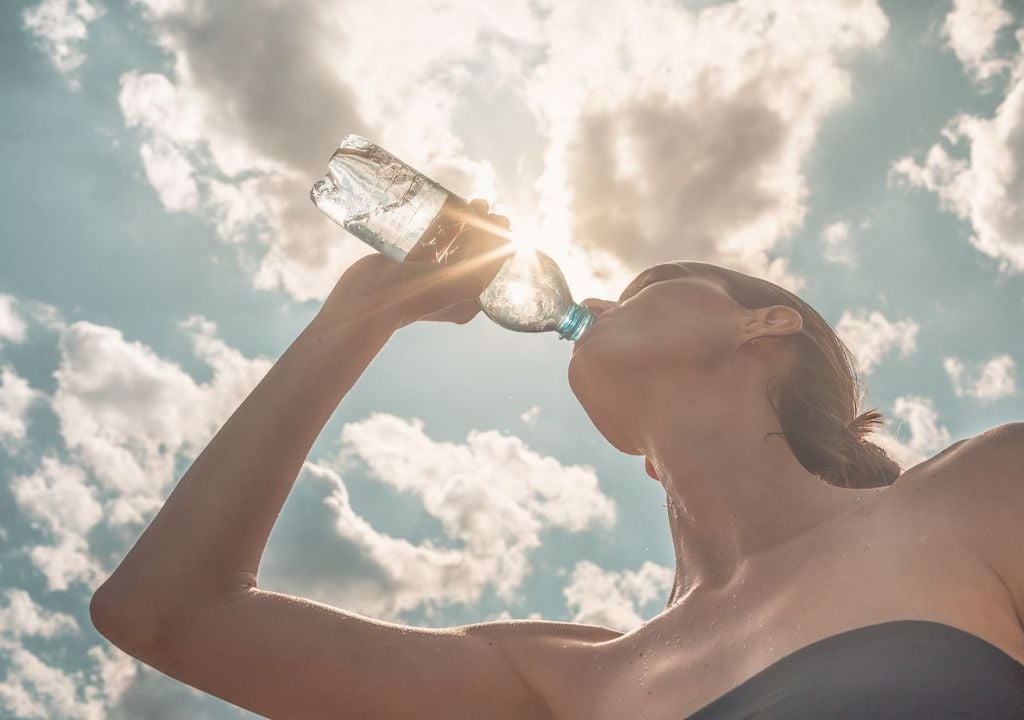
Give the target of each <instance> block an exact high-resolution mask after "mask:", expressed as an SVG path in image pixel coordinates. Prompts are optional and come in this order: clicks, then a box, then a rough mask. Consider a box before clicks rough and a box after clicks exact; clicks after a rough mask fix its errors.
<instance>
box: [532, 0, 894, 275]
mask: <svg viewBox="0 0 1024 720" xmlns="http://www.w3.org/2000/svg"><path fill="white" fill-rule="evenodd" d="M546 9H547V10H548V11H549V14H548V15H547V16H546V17H545V19H544V25H543V30H542V31H543V37H544V39H545V41H546V45H547V47H546V53H545V56H544V57H545V59H544V62H543V63H542V64H540V65H539V66H538V67H536V68H535V69H534V70H533V72H532V73H531V74H530V75H529V76H528V79H527V98H528V101H529V102H530V104H531V108H532V109H533V111H534V113H535V114H536V116H537V117H538V118H539V119H540V125H541V128H542V132H543V133H544V135H545V136H546V137H547V139H548V147H547V148H546V150H545V153H544V158H545V169H544V173H543V176H542V177H541V179H540V181H539V183H538V187H539V188H540V190H541V193H542V194H543V196H544V198H545V201H546V202H547V203H548V204H549V206H550V207H549V218H548V220H549V225H551V226H552V227H554V228H556V229H562V228H564V229H565V231H566V233H567V234H569V235H571V236H572V238H573V240H574V241H575V242H576V243H578V244H580V245H582V246H584V247H586V248H588V249H590V250H593V251H595V252H609V253H611V254H612V255H613V256H615V257H616V258H618V259H619V260H621V261H622V262H623V263H625V264H626V265H627V266H630V267H632V268H636V267H639V266H642V265H648V264H652V263H654V262H660V261H664V260H667V259H672V258H681V257H686V258H691V259H699V260H705V261H709V262H716V263H720V264H725V265H728V266H731V267H735V268H737V269H740V270H743V271H745V272H750V273H752V274H757V275H761V276H763V277H766V278H767V279H770V280H773V281H775V282H778V283H779V284H782V285H784V286H787V287H789V288H790V289H793V290H799V289H800V287H802V284H803V282H802V280H800V279H798V278H795V277H792V276H791V275H790V274H789V271H788V269H787V265H786V261H785V259H783V258H774V259H772V258H771V253H772V251H773V249H774V248H775V246H776V244H777V243H778V242H779V241H780V240H781V239H783V238H785V237H787V236H788V235H790V234H791V233H793V232H794V231H795V230H797V229H798V228H799V227H800V226H801V224H802V222H803V219H804V216H805V214H806V205H805V201H806V198H807V193H808V191H807V187H806V181H805V178H804V175H803V173H802V169H801V165H802V162H803V161H804V159H805V158H806V157H807V155H808V154H809V152H810V151H811V149H812V148H813V144H814V138H815V136H816V133H817V131H818V128H819V127H820V125H821V123H822V122H823V120H824V119H825V117H826V116H827V115H828V114H829V113H830V112H832V111H834V110H835V109H836V108H838V107H839V106H841V105H842V104H843V103H845V102H847V101H848V100H849V99H850V76H849V73H847V72H846V71H845V70H844V69H843V67H842V64H843V63H844V62H845V61H846V60H847V59H848V58H849V57H850V55H852V54H853V53H855V52H856V51H859V50H863V49H867V48H872V47H875V46H877V45H878V43H879V42H880V41H881V40H882V38H883V37H884V36H885V34H886V32H887V30H888V20H887V18H886V17H885V15H884V13H883V12H882V10H881V9H880V8H879V6H878V5H877V3H875V2H847V3H811V2H801V3H782V2H753V1H751V2H743V1H740V2H733V3H726V4H722V5H718V6H716V7H710V8H705V9H703V10H699V11H691V10H687V9H686V8H684V7H682V5H681V4H679V3H675V4H669V3H662V2H654V1H653V0H652V1H650V2H640V3H637V2H633V1H632V0H621V1H619V2H612V3H605V4H603V5H602V7H601V12H600V13H597V14H595V13H594V12H593V6H592V5H591V4H588V3H585V2H582V1H579V2H560V3H557V4H555V3H552V4H548V5H547V6H546ZM562 198H565V199H566V200H565V201H563V200H561V199H562Z"/></svg>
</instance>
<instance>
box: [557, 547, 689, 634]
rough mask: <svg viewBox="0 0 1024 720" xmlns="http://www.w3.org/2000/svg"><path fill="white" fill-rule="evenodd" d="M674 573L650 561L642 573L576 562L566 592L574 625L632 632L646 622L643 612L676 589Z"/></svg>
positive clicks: (645, 562)
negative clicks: (673, 586)
mask: <svg viewBox="0 0 1024 720" xmlns="http://www.w3.org/2000/svg"><path fill="white" fill-rule="evenodd" d="M672 578H673V571H672V569H671V568H667V567H665V566H663V565H658V564H656V563H653V562H651V561H650V560H646V561H644V564H643V565H641V566H640V569H639V570H624V571H622V572H615V571H613V570H604V569H602V568H601V567H599V566H598V565H595V564H594V563H592V562H590V561H589V560H582V561H580V562H578V563H576V567H575V568H574V569H573V572H572V578H571V580H570V582H569V584H568V585H567V586H566V587H565V589H564V590H563V591H562V592H563V594H564V595H565V600H566V605H567V606H568V608H569V611H570V612H572V613H575V614H574V616H573V619H572V622H577V623H584V624H588V625H601V626H603V627H609V628H612V629H615V630H620V631H622V632H624V633H625V632H629V631H630V630H632V629H634V628H636V627H637V626H639V625H640V624H642V623H643V622H644V618H643V617H642V616H641V614H640V613H641V611H642V609H643V608H644V606H645V605H647V604H648V603H650V602H652V601H654V600H658V599H659V598H660V597H661V595H662V594H663V593H667V592H668V591H669V590H670V589H671V587H672Z"/></svg>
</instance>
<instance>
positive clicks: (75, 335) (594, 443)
mask: <svg viewBox="0 0 1024 720" xmlns="http://www.w3.org/2000/svg"><path fill="white" fill-rule="evenodd" d="M1022 46H1024V2H1022V1H1021V0H956V2H946V1H944V0H935V1H934V2H913V3H909V2H901V1H899V0H828V1H824V0H734V1H733V2H706V1H705V2H695V1H691V2H682V1H680V0H675V2H672V1H670V0H602V2H601V3H597V4H596V5H595V3H593V2H592V1H589V0H588V1H585V0H561V1H560V2H557V3H555V2H553V1H552V0H533V1H532V2H522V3H516V2H510V1H505V0H502V1H500V2H491V3H478V2H468V1H465V0H436V2H431V3H419V4H410V3H406V2H402V1H401V0H373V2H370V1H369V0H317V1H316V2H289V3H281V2H275V1H272V0H250V1H249V2H245V3H240V2H227V1H226V0H225V1H224V2H216V3H214V2H212V0H132V1H130V2H126V3H114V2H110V1H109V0H106V1H103V2H101V0H44V1H43V2H41V3H40V2H35V1H33V2H18V1H17V0H12V1H8V2H5V3H2V4H0V90H2V92H0V98H2V99H0V127H2V128H3V131H2V134H0V150H2V154H3V158H4V162H3V166H2V169H0V198H2V203H3V205H2V207H3V212H0V248H2V251H3V261H2V262H0V716H3V717H14V718H87V719H93V718H96V719H99V718H115V719H116V718H125V719H127V718H168V719H171V718H186V717H187V718H211V719H213V718H216V719H220V718H249V717H256V716H255V715H252V714H251V713H247V712H245V711H242V710H239V709H238V708H235V707H234V706H232V705H230V704H228V703H226V702H224V701H222V700H220V699H218V698H215V697H212V696H209V695H206V694H204V693H201V692H198V691H195V690H193V689H191V688H189V687H188V686H187V685H184V684H182V683H179V682H177V681H174V680H172V679H170V678H168V677H166V676H164V675H162V674H161V673H159V672H157V671H155V670H152V669H151V668H148V667H147V666H145V665H142V664H141V663H138V662H137V661H135V660H134V659H133V658H131V657H130V656H128V655H126V654H124V653H123V652H121V651H120V650H118V649H117V648H115V647H113V646H112V645H110V644H109V643H108V642H107V641H106V640H105V639H104V638H103V637H102V636H100V635H99V634H98V633H97V632H96V631H95V630H94V628H93V627H92V625H91V623H90V620H89V614H88V603H89V599H90V598H91V595H92V592H93V590H94V589H95V588H96V587H97V586H98V585H99V584H100V583H102V582H103V580H104V579H105V578H106V577H107V576H108V575H109V573H110V572H112V571H113V569H114V568H115V567H116V566H117V564H118V562H120V559H121V558H122V557H123V555H124V554H125V553H126V552H127V550H128V549H129V548H130V547H131V546H132V545H133V544H134V542H135V540H136V539H137V538H138V536H139V535H140V534H141V532H142V531H143V530H144V529H145V527H146V525H147V523H148V522H149V520H150V519H151V518H152V517H153V515H154V514H155V513H156V511H157V510H158V509H159V508H160V506H161V504H162V502H163V500H164V499H165V498H166V497H167V495H168V494H169V493H170V491H171V490H172V489H173V487H174V485H175V483H176V482H177V480H178V479H179V478H180V477H181V475H182V474H183V473H184V471H185V470H186V469H187V468H188V466H189V465H190V464H191V462H192V461H193V460H194V459H195V457H196V456H197V455H198V454H199V453H200V452H201V451H202V449H203V448H204V447H205V446H206V444H207V443H208V442H209V440H210V439H211V438H212V437H213V435H214V434H215V433H216V431H217V430H218V429H219V428H220V426H221V425H222V424H223V423H224V421H226V420H227V418H228V417H229V416H230V415H231V413H232V412H233V411H234V410H235V408H237V406H238V405H239V404H240V403H241V401H242V400H243V399H244V398H245V397H246V395H247V394H248V393H249V392H250V391H251V390H252V388H253V387H255V385H256V384H257V383H258V382H259V380H260V379H261V378H262V377H263V376H264V375H265V374H266V372H267V371H268V369H269V368H270V367H271V366H272V364H273V363H274V361H275V360H276V359H277V358H278V357H279V356H280V355H281V354H282V353H283V352H284V350H285V349H286V348H287V347H288V345H289V344H290V343H291V341H292V340H293V339H294V338H295V337H296V336H297V335H298V334H299V333H300V332H301V331H302V329H303V328H304V327H305V326H306V324H307V323H308V322H309V321H310V320H311V319H312V318H313V316H314V315H315V314H316V312H317V310H318V309H319V307H320V303H321V302H322V301H323V299H324V298H325V297H326V294H327V292H329V290H330V289H331V288H332V287H333V285H334V283H335V282H336V281H337V279H338V278H339V277H340V275H341V273H342V272H344V270H345V269H346V268H347V267H348V266H350V265H351V264H352V263H353V262H354V261H355V260H357V259H358V258H360V257H363V256H364V255H366V254H369V253H370V252H372V250H371V249H370V248H369V247H368V246H366V245H364V244H363V243H361V242H360V241H358V240H357V239H356V238H354V237H352V236H351V235H348V234H347V233H345V232H344V231H343V230H342V229H341V228H339V227H337V226H336V225H333V224H332V223H331V222H330V221H329V220H328V219H327V218H326V217H325V216H323V215H322V214H321V213H320V212H319V211H318V210H317V209H316V208H315V207H314V206H313V205H312V204H311V203H310V201H309V197H308V193H309V188H310V186H311V185H312V183H313V182H314V181H315V180H316V179H317V178H318V177H320V176H321V175H322V174H323V173H324V171H325V167H326V162H327V159H328V158H329V157H330V155H331V153H332V151H333V149H334V147H335V146H336V145H337V144H338V142H339V141H340V140H341V138H342V137H344V136H345V135H346V134H348V133H352V132H355V133H359V134H362V135H364V136H366V137H368V138H370V139H371V140H373V141H375V142H377V143H379V144H381V145H382V146H383V147H385V148H386V149H388V150H389V151H390V152H392V153H393V154H395V155H397V156H398V157H400V158H402V159H404V160H405V161H406V162H408V163H409V164H411V165H413V166H414V167H416V168H417V169H419V170H421V171H423V172H425V173H427V174H428V175H430V176H431V177H433V178H435V179H437V180H438V181H440V182H441V183H442V184H444V185H445V186H446V187H448V188H451V189H452V190H453V191H454V192H457V193H459V194H461V195H463V196H464V197H467V198H472V197H482V198H485V199H487V200H488V201H489V202H490V203H491V205H492V209H494V210H496V211H498V212H503V213H505V214H507V215H508V216H509V217H510V218H511V221H512V230H513V231H514V232H517V233H520V234H522V235H523V236H524V237H527V236H528V237H530V238H532V241H533V242H535V243H536V245H537V246H538V247H539V248H541V249H542V250H544V251H545V252H546V253H548V254H549V255H551V256H552V257H553V258H554V259H555V260H556V261H557V262H558V263H559V265H560V266H561V267H562V269H563V271H564V273H565V275H566V278H567V280H568V282H569V285H570V287H571V288H572V291H573V294H574V297H575V298H576V299H577V300H579V299H582V298H586V297H600V298H609V299H614V298H616V297H618V293H619V292H620V291H621V290H622V288H623V287H624V286H625V284H626V283H627V282H628V280H629V279H631V278H632V277H633V276H634V275H636V274H637V273H638V272H639V271H641V270H642V269H644V268H645V267H648V266H650V265H653V264H655V263H659V262H667V261H671V260H698V261H702V262H710V263H715V264H719V265H722V266H725V267H729V268H732V269H735V270H739V271H741V272H746V273H748V274H751V275H755V276H758V277H763V278H766V279H768V280H771V281H773V282H776V283H778V284H780V285H782V286H783V287H786V288H788V289H790V290H792V291H794V292H796V293H797V294H799V295H800V296H801V297H802V298H804V299H805V300H807V301H808V302H809V303H810V304H811V305H812V306H814V307H815V308H816V309H817V310H818V311H819V312H820V313H821V314H822V316H823V317H824V318H825V319H826V320H827V321H828V322H829V323H830V324H831V325H832V326H833V327H834V328H835V329H836V330H837V332H838V333H839V335H840V337H841V338H842V339H843V340H844V342H846V344H847V345H848V346H849V347H850V349H851V350H852V351H853V352H854V354H855V355H856V357H857V360H858V364H859V368H860V370H861V372H862V374H863V377H864V380H865V383H866V388H867V389H866V394H865V398H864V401H863V403H862V409H864V410H866V409H869V408H878V409H879V410H880V411H881V412H882V413H883V415H884V416H885V418H886V420H887V424H886V426H885V427H884V428H880V429H878V430H876V431H875V433H874V434H873V435H872V436H871V437H870V438H869V439H871V440H872V441H874V442H876V443H877V444H879V445H881V446H882V447H884V448H885V449H886V450H887V451H888V452H889V453H890V454H891V456H892V457H893V458H894V459H895V460H897V462H898V463H899V464H900V465H901V467H902V468H903V469H904V470H905V469H907V468H909V467H912V466H913V465H915V464H917V463H919V462H921V461H922V460H924V459H926V458H928V457H930V456H932V455H934V454H935V453H937V452H939V451H941V450H942V449H944V448H945V447H947V446H948V445H950V444H951V443H953V442H955V441H957V440H960V439H963V438H967V437H970V436H973V435H976V434H978V433H980V432H983V431H985V430H987V429H989V428H992V427H994V426H996V425H999V424H1002V423H1006V422H1014V421H1020V420H1022V419H1024V400H1022V396H1021V391H1020V388H1019V385H1018V382H1019V380H1018V367H1017V366H1018V363H1019V362H1021V361H1022V359H1024V335H1022V333H1021V320H1022V315H1024V50H1022ZM570 352H571V345H570V343H568V342H567V341H562V340H559V339H558V338H557V336H555V334H553V333H539V334H526V333H516V332H512V331H508V330H505V329H503V328H501V327H499V326H497V325H496V324H494V323H493V322H491V321H490V320H489V319H488V318H487V317H486V316H484V315H483V314H480V315H478V316H477V317H476V318H475V319H474V320H473V321H472V322H471V323H468V324H466V325H456V324H452V323H417V324H414V325H411V326H408V327H406V328H403V329H401V330H400V331H399V332H398V333H397V334H396V335H395V336H394V337H393V338H392V339H391V340H390V341H389V342H388V344H387V345H386V346H385V348H384V350H383V351H382V353H381V354H380V355H379V356H378V357H377V358H376V359H375V360H374V361H373V363H372V364H371V365H370V366H369V367H368V368H367V370H366V371H365V372H364V374H363V375H362V377H361V378H360V379H359V381H358V383H357V384H356V386H355V387H354V388H353V389H352V391H351V392H350V393H349V395H348V396H347V397H346V398H345V399H344V400H343V402H342V403H341V404H340V406H339V407H338V409H337V410H336V412H335V413H334V415H333V416H332V417H331V419H330V421H329V422H328V424H327V425H326V427H325V428H324V430H323V432H322V433H321V435H320V437H319V438H318V439H317V442H316V443H315V444H314V446H313V448H312V450H311V452H310V455H309V457H308V460H307V462H306V464H305V465H304V467H303V469H302V472H301V473H300V475H299V478H298V480H297V482H296V484H295V487H294V489H293V491H292V493H291V495H290V496H289V498H288V501H287V503H286V504H285V506H284V509H283V511H282V513H281V516H280V518H279V520H278V522H277V525H276V526H275V528H274V531H273V534H272V535H271V538H270V542H269V545H268V547H267V551H266V553H265V555H264V558H263V562H262V565H261V567H260V575H259V584H260V586H261V587H263V588H266V589H270V590H276V591H279V592H286V593H289V594H293V595H300V596H304V597H308V598H312V599H314V600H318V601H320V602H325V603H330V604H332V605H335V606H337V607H340V608H343V609H346V610H350V611H354V612H358V613H361V614H364V615H369V616H372V617H377V618H381V619H385V620H389V621H392V622H401V623H407V624H411V625H418V626H429V627H446V626H452V625H458V624H465V623H473V622H482V621H486V620H502V619H509V618H540V619H545V620H562V621H574V622H583V623H590V624H599V625H605V626H607V627H612V628H616V629H620V630H623V631H628V630H629V629H632V628H634V627H636V626H637V625H639V624H640V623H642V622H644V621H645V620H647V619H650V618H651V617H653V616H655V615H657V614H658V613H659V612H660V611H661V610H662V609H663V608H664V605H665V602H666V600H667V598H668V592H669V589H670V587H671V579H672V573H673V562H674V555H673V552H672V547H671V541H670V537H669V531H668V523H667V517H666V511H665V507H664V493H663V491H662V489H661V487H660V486H659V485H658V484H657V483H656V482H654V481H652V480H651V479H650V478H649V477H648V476H647V475H646V474H645V472H644V467H643V457H638V456H629V455H624V454H622V453H620V452H619V451H617V450H615V449H614V448H613V447H611V446H610V445H609V444H608V443H607V442H606V441H605V440H604V438H603V437H602V436H601V435H600V434H599V433H598V431H597V430H596V429H595V427H594V426H593V424H592V423H591V421H590V419H589V418H588V417H587V415H586V413H585V411H584V410H583V408H581V407H580V405H579V403H578V402H577V401H576V398H575V397H574V396H573V394H572V392H571V390H570V389H569V386H568V383H567V379H566V368H567V364H568V360H569V356H570ZM680 401H681V402H684V401H685V400H684V399H681V400H680Z"/></svg>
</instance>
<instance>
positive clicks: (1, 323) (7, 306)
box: [0, 293, 25, 345]
mask: <svg viewBox="0 0 1024 720" xmlns="http://www.w3.org/2000/svg"><path fill="white" fill-rule="evenodd" d="M14 302H15V301H14V297H13V296H11V295H4V294H3V293H0V345H2V344H3V342H4V341H5V340H7V341H10V342H12V343H20V342H24V341H25V321H24V320H22V319H21V317H20V316H19V315H18V313H17V312H16V311H15V309H14Z"/></svg>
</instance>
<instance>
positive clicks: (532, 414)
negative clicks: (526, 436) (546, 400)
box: [519, 405, 540, 427]
mask: <svg viewBox="0 0 1024 720" xmlns="http://www.w3.org/2000/svg"><path fill="white" fill-rule="evenodd" d="M539 415H540V405H534V406H533V407H531V408H530V409H529V410H527V411H526V412H523V413H520V415H519V419H520V420H522V421H523V423H524V424H525V425H529V426H530V427H533V426H534V425H536V424H537V417H538V416H539Z"/></svg>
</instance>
